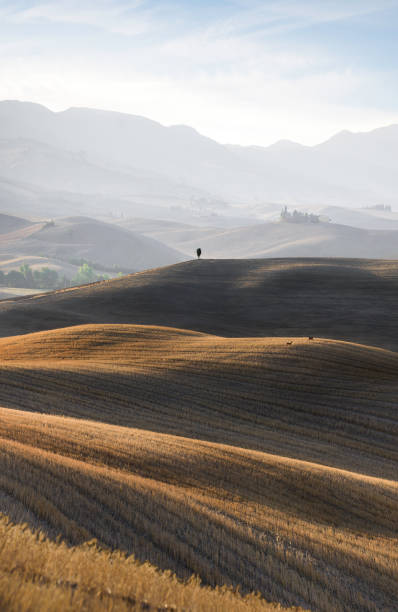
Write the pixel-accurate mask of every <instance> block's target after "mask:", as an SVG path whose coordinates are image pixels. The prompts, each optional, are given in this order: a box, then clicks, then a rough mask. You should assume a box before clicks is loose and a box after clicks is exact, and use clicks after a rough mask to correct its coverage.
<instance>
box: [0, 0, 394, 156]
mask: <svg viewBox="0 0 398 612" xmlns="http://www.w3.org/2000/svg"><path fill="white" fill-rule="evenodd" d="M231 4H233V5H234V6H235V7H236V8H235V11H234V12H233V13H231V15H230V16H229V17H227V18H223V19H222V18H221V17H220V18H219V19H218V21H216V22H214V21H213V22H212V23H202V24H201V25H198V24H197V23H196V22H195V20H194V19H193V18H191V21H189V22H188V21H186V19H187V18H186V15H185V13H184V14H183V13H178V14H177V13H176V10H177V9H176V6H173V5H172V4H169V3H168V2H165V3H162V5H160V3H157V5H155V6H154V3H150V4H149V3H148V2H145V1H144V0H138V1H124V2H123V1H121V0H118V1H117V2H116V1H111V0H97V1H94V0H90V1H89V0H81V1H80V2H77V1H76V0H70V1H67V0H60V1H57V2H45V3H40V4H38V3H36V4H34V6H32V7H31V8H30V9H24V10H18V8H16V9H15V10H13V11H12V14H11V15H10V14H9V12H8V13H7V15H8V17H7V19H8V20H11V21H12V22H13V24H14V25H16V26H17V25H18V24H29V25H30V26H34V25H35V24H36V23H39V24H40V25H41V30H40V37H42V36H43V34H42V31H43V30H42V24H43V22H44V23H52V24H55V25H56V24H58V23H63V24H66V27H67V28H71V32H73V27H74V26H75V25H76V24H79V25H80V26H81V25H85V26H95V28H97V29H98V30H103V31H105V30H106V31H107V32H108V33H109V32H111V33H112V36H115V37H117V36H118V35H120V34H123V37H122V39H123V44H122V45H121V48H120V49H119V48H118V44H115V46H114V48H112V46H111V45H110V43H109V40H107V42H108V46H107V47H106V49H104V48H103V45H102V35H101V33H100V34H98V37H97V38H95V39H94V43H93V39H90V48H87V49H82V48H80V47H78V42H77V41H75V40H74V39H73V37H71V41H73V42H72V43H71V44H70V45H68V46H66V47H65V46H62V44H59V45H58V41H55V43H54V41H53V40H52V39H51V28H52V27H55V26H50V32H49V33H47V37H46V36H44V39H42V38H40V37H39V36H38V37H37V39H36V40H35V42H34V45H33V43H32V46H35V53H34V54H32V53H29V49H26V39H24V45H25V46H22V47H16V48H15V53H14V55H13V52H14V51H13V47H12V43H9V44H11V46H9V47H5V49H6V51H7V52H6V53H4V54H0V98H20V99H29V100H32V101H37V102H41V103H44V104H46V105H48V106H49V107H51V108H53V109H56V110H61V109H63V108H66V107H68V106H92V107H95V108H109V109H113V110H119V111H122V112H131V113H134V114H141V115H144V116H148V117H151V118H153V119H156V120H159V121H161V122H162V123H165V124H173V123H187V124H189V125H192V126H193V127H195V128H197V129H198V130H199V131H202V132H203V133H205V134H207V135H209V136H212V137H214V138H216V139H218V140H220V141H222V142H237V143H239V142H240V143H245V144H250V143H253V144H268V143H271V142H273V141H275V140H278V139H279V138H291V139H294V140H298V141H300V142H303V143H307V144H313V143H316V142H319V141H321V140H323V139H325V138H327V137H328V136H330V135H332V133H334V132H336V131H338V130H340V129H342V128H349V129H354V130H360V129H370V128H372V127H376V126H378V125H381V124H385V123H391V122H394V121H398V112H397V113H395V114H394V113H388V112H385V111H381V110H378V109H377V107H374V106H372V104H370V103H366V89H367V88H369V83H371V84H372V86H373V87H376V86H377V84H378V83H379V82H380V79H381V77H380V75H379V74H377V73H375V72H372V71H370V70H365V69H363V70H361V71H358V70H357V71H353V70H352V68H351V67H350V66H349V65H344V64H341V65H337V63H336V61H334V59H335V58H334V57H333V55H332V56H331V55H330V54H329V50H328V48H323V47H322V48H321V47H319V46H318V47H314V45H310V44H308V45H302V46H297V44H291V42H290V39H289V36H288V35H284V36H285V37H283V36H282V34H281V32H282V31H285V32H288V31H291V30H292V29H296V28H301V27H304V26H305V25H309V24H314V23H321V22H322V23H323V22H325V21H335V20H341V19H347V18H350V17H352V16H355V15H359V14H364V13H369V12H372V11H375V10H380V9H381V8H383V7H386V6H390V5H391V4H394V5H397V4H398V2H395V1H394V2H393V0H390V1H388V0H379V2H378V4H377V8H376V7H375V3H374V2H373V1H368V0H362V1H361V2H358V0H346V2H341V1H337V0H335V1H332V0H324V1H323V2H315V1H314V0H312V1H310V0H300V1H297V0H286V1H278V2H276V1H270V2H243V1H242V2H237V1H235V2H234V3H231ZM171 16H172V17H171ZM179 20H185V21H184V24H183V27H182V26H181V23H180V22H179ZM30 31H31V32H32V29H30ZM154 33H155V34H156V36H153V34H154ZM142 34H150V35H151V36H137V35H142ZM31 35H32V36H33V34H31ZM118 40H119V39H118ZM21 42H22V41H21ZM4 44H6V43H4ZM358 92H362V93H363V100H362V103H361V104H360V105H359V107H358V106H357V107H354V105H353V104H352V103H351V102H350V101H351V100H353V99H354V98H355V96H357V95H358Z"/></svg>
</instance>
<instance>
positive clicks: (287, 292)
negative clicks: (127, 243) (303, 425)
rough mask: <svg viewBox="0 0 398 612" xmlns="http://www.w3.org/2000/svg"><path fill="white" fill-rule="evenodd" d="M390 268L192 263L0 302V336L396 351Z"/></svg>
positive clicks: (338, 263) (334, 263)
mask: <svg viewBox="0 0 398 612" xmlns="http://www.w3.org/2000/svg"><path fill="white" fill-rule="evenodd" d="M397 290H398V263H397V262H396V261H377V260H356V259H332V258H330V259H329V258H324V259H310V258H308V259H263V260H262V259H255V260H206V259H204V260H200V261H197V260H195V261H189V262H185V263H181V264H176V265H173V266H168V267H164V268H157V269H153V270H147V271H145V272H140V273H138V274H133V275H127V276H125V277H123V278H120V279H113V280H110V281H105V282H102V283H96V284H92V285H86V286H83V287H77V288H72V289H68V290H61V291H56V292H53V293H49V294H46V295H42V296H35V297H25V298H19V299H14V300H7V301H3V302H1V303H0V334H1V335H2V336H9V335H14V334H23V333H28V332H33V331H40V330H45V329H54V328H58V327H67V326H70V325H78V324H82V323H117V324H120V323H134V324H144V325H164V326H168V327H178V328H183V329H190V330H196V331H200V332H206V333H211V334H216V335H222V336H229V337H235V336H241V337H245V336H252V337H261V336H264V337H269V336H281V337H285V336H294V337H303V336H304V337H305V336H316V337H320V338H334V339H337V340H346V341H351V342H359V343H363V344H368V345H373V346H379V347H384V348H388V349H392V350H397V348H398V341H397V338H398V333H397V331H398V311H397V308H396V296H397Z"/></svg>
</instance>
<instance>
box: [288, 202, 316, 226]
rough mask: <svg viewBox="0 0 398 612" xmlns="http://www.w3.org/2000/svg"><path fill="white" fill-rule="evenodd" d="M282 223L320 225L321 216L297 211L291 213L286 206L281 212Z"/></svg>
mask: <svg viewBox="0 0 398 612" xmlns="http://www.w3.org/2000/svg"><path fill="white" fill-rule="evenodd" d="M281 221H286V222H287V223H319V216H318V215H314V214H313V213H304V212H301V211H299V210H296V209H294V211H293V212H292V213H291V212H289V211H288V209H287V206H285V207H284V208H282V211H281Z"/></svg>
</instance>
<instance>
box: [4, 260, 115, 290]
mask: <svg viewBox="0 0 398 612" xmlns="http://www.w3.org/2000/svg"><path fill="white" fill-rule="evenodd" d="M108 278H109V276H108V275H107V274H103V275H99V274H96V273H95V272H94V270H93V268H92V267H91V266H89V265H88V264H87V263H84V264H83V265H81V266H80V267H79V269H78V271H77V273H76V274H75V276H74V277H73V278H71V279H69V278H67V277H66V276H65V274H63V275H60V274H58V272H57V271H56V270H52V269H51V268H48V267H45V268H41V269H40V270H32V268H31V267H30V266H29V265H28V264H24V265H23V266H21V267H20V268H19V270H10V271H9V272H3V271H2V270H0V285H3V286H5V287H19V288H26V289H64V288H66V287H73V286H75V285H85V284H87V283H94V282H96V281H100V280H106V279H108Z"/></svg>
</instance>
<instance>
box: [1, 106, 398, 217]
mask: <svg viewBox="0 0 398 612" xmlns="http://www.w3.org/2000/svg"><path fill="white" fill-rule="evenodd" d="M0 133H1V139H0V187H1V189H0V195H3V192H2V189H5V188H6V187H7V185H8V190H9V191H10V189H11V187H12V188H13V189H14V191H15V189H17V187H16V185H18V186H19V190H21V189H22V188H23V187H24V188H25V189H28V190H29V189H30V190H31V191H32V190H33V191H34V190H35V189H39V190H42V191H43V192H44V193H45V194H47V197H48V193H49V192H52V193H53V194H55V197H53V200H55V199H57V198H56V194H58V200H59V201H57V202H54V212H53V214H54V215H55V214H57V213H59V214H75V213H76V210H72V209H71V207H70V206H69V200H70V197H69V196H70V195H71V194H72V196H73V197H72V201H73V199H75V200H76V197H77V196H76V194H80V199H79V198H78V199H79V202H80V204H81V205H83V206H84V205H85V198H84V197H81V196H82V195H83V196H86V197H87V198H90V197H93V196H95V197H96V198H97V199H98V202H99V204H98V205H99V206H100V207H101V208H102V210H103V206H102V204H104V198H105V199H106V198H107V203H106V206H107V207H108V209H109V208H111V204H110V202H109V200H111V201H112V199H113V200H115V201H117V206H118V207H119V209H122V210H123V211H125V212H129V213H133V214H137V209H139V208H140V207H141V208H142V207H143V206H148V205H149V206H160V207H163V208H165V207H166V208H167V207H169V208H170V207H172V206H177V207H181V208H190V209H192V210H195V211H196V212H198V211H199V212H201V213H203V214H207V213H208V212H209V211H210V212H213V213H217V214H220V212H221V213H223V214H224V213H225V210H227V211H228V205H233V206H235V207H236V206H239V205H240V206H241V207H242V206H245V207H246V210H249V209H250V206H254V205H256V204H259V203H275V202H276V203H285V204H287V205H298V206H314V205H324V206H331V205H333V206H334V205H342V206H349V207H359V206H365V205H366V206H368V205H374V204H377V203H381V202H382V203H385V204H389V205H392V206H394V205H395V204H396V202H397V196H396V193H397V190H398V172H397V170H398V161H397V160H398V156H397V153H398V126H397V125H391V126H388V127H383V128H379V129H376V130H373V131H372V132H366V133H357V134H355V133H351V132H347V131H344V132H341V133H339V134H337V135H336V136H334V137H333V138H331V139H329V140H328V141H326V142H324V143H322V144H319V145H317V146H314V147H308V146H302V145H299V144H297V143H292V142H289V141H280V142H278V143H276V144H274V145H272V146H269V147H242V146H235V145H223V144H220V143H217V142H216V141H214V140H212V139H210V138H207V137H205V136H203V135H201V134H199V133H198V132H197V131H195V130H194V129H192V128H190V127H187V126H171V127H165V126H163V125H161V124H160V123H157V122H155V121H152V120H149V119H146V118H143V117H138V116H134V115H127V114H121V113H116V112H111V111H100V110H94V109H86V108H70V109H68V110H66V111H63V112H57V113H55V112H52V111H50V110H49V109H47V108H45V107H44V106H41V105H38V104H33V103H28V102H17V101H3V102H0ZM7 182H8V183H7ZM10 184H11V186H10ZM60 192H61V194H62V197H59V196H60ZM68 198H69V199H68ZM39 199H40V198H39ZM113 204H114V205H116V204H115V202H113ZM90 205H92V203H91V204H90V203H88V204H87V206H90ZM57 207H58V209H57ZM134 207H135V208H134ZM59 209H61V210H59ZM83 212H86V213H87V212H89V211H88V209H87V208H85V209H84V211H83ZM228 212H230V211H228Z"/></svg>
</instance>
